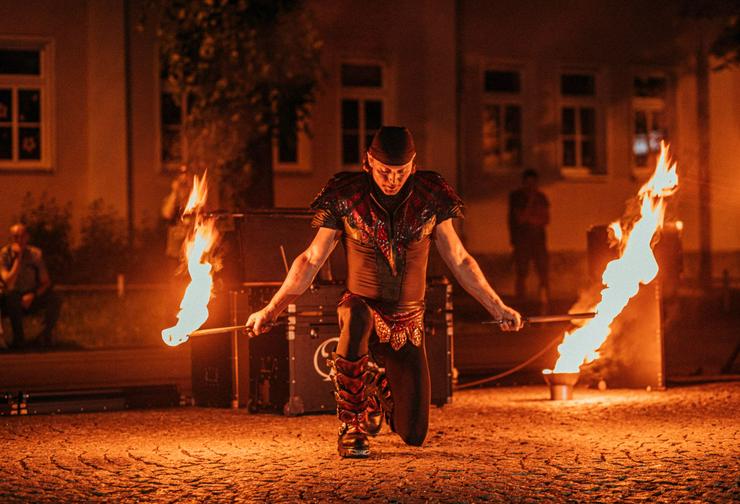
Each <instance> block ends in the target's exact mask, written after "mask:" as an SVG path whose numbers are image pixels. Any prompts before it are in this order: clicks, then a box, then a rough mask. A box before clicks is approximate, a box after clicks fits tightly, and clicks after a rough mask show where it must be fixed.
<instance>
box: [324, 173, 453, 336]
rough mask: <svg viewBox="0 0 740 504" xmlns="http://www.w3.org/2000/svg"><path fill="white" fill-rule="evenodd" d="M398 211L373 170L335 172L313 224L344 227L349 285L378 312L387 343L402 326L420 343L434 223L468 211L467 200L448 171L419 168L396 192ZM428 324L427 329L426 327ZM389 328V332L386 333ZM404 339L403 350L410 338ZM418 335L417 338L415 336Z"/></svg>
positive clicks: (351, 292)
mask: <svg viewBox="0 0 740 504" xmlns="http://www.w3.org/2000/svg"><path fill="white" fill-rule="evenodd" d="M394 198H395V200H396V201H395V202H394V204H393V208H392V210H388V209H387V208H386V207H385V206H384V205H383V204H382V203H381V202H382V201H383V200H384V199H387V197H384V195H383V194H382V192H381V191H380V189H379V188H378V187H377V185H376V184H375V182H374V181H373V178H372V175H371V174H369V173H366V172H341V173H338V174H336V175H335V176H334V177H332V179H331V180H330V181H329V183H328V184H327V185H326V186H325V187H324V189H322V191H321V192H320V193H319V194H318V196H317V197H316V199H315V200H314V201H313V203H312V204H311V208H313V209H314V210H316V214H315V216H314V219H313V222H312V225H313V226H314V227H327V228H331V229H337V230H341V231H343V233H342V243H343V245H344V249H345V253H346V255H347V290H348V295H349V296H359V297H361V298H362V299H363V300H364V301H366V302H367V304H368V306H370V307H371V308H372V309H373V312H374V315H376V331H377V332H378V335H379V336H380V339H381V341H384V340H387V339H388V338H390V339H391V342H392V343H393V338H392V337H391V336H392V334H393V333H397V332H399V331H402V332H403V333H404V334H405V336H408V337H409V339H410V340H411V341H412V342H413V343H414V344H417V343H416V341H415V340H416V339H418V341H419V343H420V341H421V334H420V333H419V334H418V335H415V334H414V330H421V329H420V328H418V327H416V326H417V325H418V324H411V325H409V324H410V321H412V319H413V320H419V321H420V320H421V316H422V315H423V307H424V293H425V290H426V269H427V262H428V258H429V246H430V243H431V237H432V233H433V231H434V227H435V226H436V225H437V224H439V223H440V222H442V221H444V220H447V219H449V218H454V217H462V216H463V202H462V200H461V199H460V197H459V196H458V195H457V194H456V193H455V191H454V190H453V189H452V187H451V186H450V185H449V184H448V183H447V182H446V181H445V180H444V179H443V178H442V176H441V175H439V174H438V173H435V172H432V171H417V172H416V173H415V174H413V175H411V176H410V177H409V179H408V180H407V182H406V184H405V185H404V187H403V188H402V189H401V191H399V194H398V195H397V196H396V197H394ZM422 327H423V326H422ZM383 333H387V334H383ZM405 336H403V337H401V336H398V337H397V339H396V340H395V343H396V344H394V345H393V346H394V347H396V346H397V345H398V346H399V347H400V346H401V345H402V344H403V343H405V341H406V337H405ZM415 336H418V338H417V337H415Z"/></svg>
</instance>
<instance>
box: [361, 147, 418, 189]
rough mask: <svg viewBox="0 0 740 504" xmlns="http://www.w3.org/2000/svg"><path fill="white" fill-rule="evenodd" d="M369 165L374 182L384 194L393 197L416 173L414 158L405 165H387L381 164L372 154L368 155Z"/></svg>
mask: <svg viewBox="0 0 740 504" xmlns="http://www.w3.org/2000/svg"><path fill="white" fill-rule="evenodd" d="M367 160H368V163H369V164H370V168H371V169H372V174H373V180H374V181H375V183H376V184H377V185H378V187H380V190H381V191H383V194H386V195H388V196H393V195H395V194H398V191H400V190H401V188H402V187H403V185H404V184H405V183H406V181H407V180H408V179H409V177H410V176H411V174H412V173H414V158H411V161H409V162H408V163H406V164H405V165H398V166H394V165H387V164H385V163H381V162H380V161H378V160H377V159H375V158H374V157H372V156H371V155H370V154H368V155H367Z"/></svg>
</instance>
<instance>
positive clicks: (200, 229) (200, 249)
mask: <svg viewBox="0 0 740 504" xmlns="http://www.w3.org/2000/svg"><path fill="white" fill-rule="evenodd" d="M205 178H206V175H205V174H203V177H201V178H200V179H198V178H197V177H195V178H194V180H193V190H192V191H191V193H190V197H189V198H188V204H187V205H186V207H185V210H184V211H183V215H185V214H188V213H193V212H195V214H196V215H195V220H194V228H193V232H192V234H191V235H190V236H189V237H188V239H186V240H185V243H184V244H183V249H184V252H185V257H186V259H187V264H188V274H189V275H190V283H189V284H188V286H187V288H186V289H185V294H184V295H183V297H182V301H181V302H180V311H179V312H178V314H177V324H176V325H174V326H173V327H168V328H167V329H165V330H163V331H162V340H164V342H165V343H167V344H168V345H170V346H176V345H179V344H180V343H184V342H185V341H187V340H188V335H189V334H190V333H192V332H193V331H195V330H197V329H198V328H199V327H200V326H202V325H203V323H205V321H206V320H207V319H208V302H209V301H210V300H211V294H212V289H213V276H212V275H213V264H211V263H210V262H209V258H210V253H211V251H212V250H213V248H214V246H215V245H216V242H217V241H218V232H217V230H216V228H215V221H214V220H213V219H209V218H207V217H204V216H202V215H201V214H199V213H198V212H199V210H200V209H201V208H203V206H204V205H205V198H206V196H207V194H208V189H207V186H206V183H205Z"/></svg>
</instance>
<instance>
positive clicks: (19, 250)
mask: <svg viewBox="0 0 740 504" xmlns="http://www.w3.org/2000/svg"><path fill="white" fill-rule="evenodd" d="M25 249H26V247H25V246H24V245H23V244H22V243H18V242H13V243H11V244H10V250H12V251H13V253H14V254H16V255H17V256H18V257H20V258H21V259H23V251H24V250H25Z"/></svg>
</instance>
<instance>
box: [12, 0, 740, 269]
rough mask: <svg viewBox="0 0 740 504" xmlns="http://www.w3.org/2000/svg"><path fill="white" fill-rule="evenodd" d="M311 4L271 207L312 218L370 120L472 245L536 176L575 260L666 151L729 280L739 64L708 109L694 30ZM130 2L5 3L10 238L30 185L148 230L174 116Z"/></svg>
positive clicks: (498, 5) (739, 226)
mask: <svg viewBox="0 0 740 504" xmlns="http://www.w3.org/2000/svg"><path fill="white" fill-rule="evenodd" d="M309 7H310V8H311V9H312V11H313V13H314V16H315V20H316V23H317V25H318V27H319V30H320V33H321V36H322V38H323V40H324V46H325V49H324V52H323V56H322V58H323V61H322V64H323V67H324V69H325V78H324V80H323V81H322V82H321V86H320V92H319V96H318V99H317V102H316V104H315V105H314V107H313V113H312V117H311V131H312V136H311V137H309V136H307V135H301V137H300V138H299V142H298V146H297V148H296V149H294V150H291V151H287V150H285V149H280V148H279V147H276V149H275V156H274V157H275V170H276V176H275V195H276V205H277V206H279V207H305V206H307V205H308V203H309V202H310V201H311V199H312V197H313V195H314V194H315V193H316V192H317V191H318V190H319V189H320V188H321V186H322V185H323V184H324V182H325V181H326V180H327V179H328V178H329V177H330V176H331V175H332V174H333V173H335V172H337V171H341V170H348V169H349V170H354V169H358V168H359V161H360V156H361V154H362V152H363V150H364V148H365V146H366V145H367V143H368V141H369V140H368V139H369V138H371V137H372V134H373V133H374V131H375V130H376V129H377V128H378V127H379V126H380V125H381V124H403V125H406V126H408V127H409V128H410V129H411V130H412V131H413V133H414V136H415V139H416V142H417V149H418V160H419V163H420V165H421V166H422V167H424V168H427V169H433V170H436V171H439V172H441V173H442V174H443V175H444V176H445V177H446V178H447V179H448V180H449V181H450V182H451V183H452V184H453V185H455V186H456V187H457V188H458V190H459V191H460V192H461V193H462V194H463V196H464V199H465V200H466V203H467V207H468V208H467V217H466V219H465V222H464V224H463V227H462V232H463V235H464V238H465V241H466V243H467V245H468V247H469V249H470V250H471V251H473V252H474V253H478V254H491V255H496V254H506V253H508V251H509V244H508V236H507V230H506V203H507V196H508V193H509V191H511V190H512V189H513V188H515V187H516V186H517V185H518V182H519V180H520V176H521V172H522V170H523V169H526V168H534V169H537V170H538V171H539V172H540V174H541V181H542V184H541V185H542V189H543V190H544V192H545V193H546V194H547V195H548V197H549V198H550V201H551V204H552V223H551V226H550V229H549V243H550V248H551V249H552V250H554V251H556V252H557V251H560V252H571V251H575V252H578V251H580V252H582V251H583V250H585V247H586V240H585V233H586V230H587V229H588V228H589V227H590V226H591V225H594V224H608V223H609V222H611V221H613V220H615V219H616V218H618V217H619V216H620V215H621V214H622V212H623V211H624V204H625V201H626V200H627V199H629V198H630V197H631V196H632V195H634V194H635V192H636V191H637V189H638V188H639V186H640V185H641V183H642V182H643V181H644V180H645V179H646V177H647V176H648V174H649V173H650V172H651V170H652V167H653V165H654V161H655V155H656V149H657V146H658V145H659V142H660V140H662V139H665V140H667V141H669V142H670V143H671V146H672V152H673V155H674V157H675V159H676V160H677V161H678V163H679V175H680V177H681V189H680V192H679V193H678V195H677V196H676V198H675V201H674V202H673V203H672V204H671V208H670V210H669V212H670V215H669V217H670V218H674V219H680V220H681V221H683V223H684V231H683V233H684V234H683V240H684V249H685V250H686V251H687V252H688V253H689V254H690V253H692V252H694V251H699V250H700V249H701V248H702V247H704V248H707V247H709V249H710V250H711V252H712V254H713V257H715V258H716V261H715V264H714V268H715V271H714V274H715V275H719V272H720V271H721V270H722V269H725V268H727V269H729V270H730V273H731V275H732V276H733V277H738V276H740V264H738V263H739V262H740V260H739V259H738V251H739V250H740V222H738V219H737V218H736V216H737V214H738V203H737V201H738V199H740V170H739V169H738V161H737V159H738V156H737V154H738V152H737V151H738V149H740V147H738V145H740V142H738V140H739V139H740V119H739V118H740V71H737V70H727V71H723V72H710V73H709V74H708V76H707V82H708V93H707V94H706V96H708V99H709V101H708V102H707V104H706V106H705V107H704V108H702V107H703V105H702V103H703V102H702V100H701V99H700V98H699V96H701V92H700V91H701V76H700V72H697V47H699V46H700V43H701V36H700V35H698V34H697V33H698V32H697V31H696V30H695V29H694V28H693V27H692V24H691V21H688V20H684V19H681V18H680V17H679V16H678V13H677V11H676V6H675V2H671V1H668V0H665V1H658V2H651V3H650V6H649V7H646V6H645V3H644V2H640V1H637V0H627V1H623V2H612V1H606V0H605V1H599V2H593V1H588V0H574V1H572V2H567V3H565V4H563V3H559V2H558V3H556V2H548V1H545V0H529V1H526V2H516V1H513V0H502V1H498V2H489V1H485V0H457V1H455V0H414V1H410V2H392V1H390V0H379V1H376V2H362V1H354V0H346V1H343V0H330V1H326V0H322V1H318V0H316V1H310V2H309ZM141 9H142V7H141V4H140V3H139V2H136V1H124V0H87V1H84V0H65V1H64V2H57V1H54V0H27V1H24V2H17V1H10V2H4V3H3V4H2V6H0V55H1V59H0V223H2V224H3V225H5V224H10V222H11V220H12V218H13V215H16V214H17V212H18V209H19V206H20V204H21V201H22V199H23V197H24V195H25V194H26V193H29V192H30V193H32V194H35V195H39V194H41V193H42V192H45V193H47V194H49V195H50V196H53V197H55V198H56V199H57V200H59V201H62V202H64V201H70V202H71V203H72V209H73V213H74V215H75V216H76V217H78V218H79V216H81V215H83V213H84V212H85V210H86V208H87V206H88V205H89V203H90V202H92V201H94V200H95V199H98V198H103V199H104V200H105V202H106V203H108V204H110V205H112V206H114V207H115V208H116V209H117V210H118V211H119V213H120V214H121V216H122V217H125V218H126V219H127V220H128V221H129V222H130V223H131V225H133V226H142V225H151V224H152V223H154V222H155V221H156V219H157V218H158V214H159V207H160V204H161V201H162V198H163V197H164V196H165V195H166V194H167V193H168V191H169V187H170V183H171V180H172V178H173V176H174V175H173V174H174V171H173V170H175V169H176V168H177V166H178V164H179V163H178V161H179V159H180V157H181V156H182V155H183V152H182V149H183V146H182V144H181V143H180V142H179V137H178V135H179V124H180V120H181V110H182V107H183V104H180V103H176V102H175V100H173V99H172V95H171V94H169V93H168V92H167V89H166V87H165V86H163V85H162V83H161V82H160V77H159V68H158V56H157V45H156V37H155V34H154V28H153V26H146V25H145V26H144V28H143V30H141V29H137V26H138V22H139V18H140V15H141ZM698 75H699V78H697V76H698ZM706 118H708V121H709V122H708V123H706V122H702V121H703V120H706ZM702 139H704V140H708V142H709V144H708V145H709V150H708V153H705V152H703V151H702V149H701V145H702V143H701V142H702ZM702 160H704V161H702ZM707 191H708V192H707ZM707 194H709V196H710V197H711V199H710V200H708V205H705V206H704V207H703V208H701V205H700V201H702V200H704V201H707ZM707 240H708V241H707Z"/></svg>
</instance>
